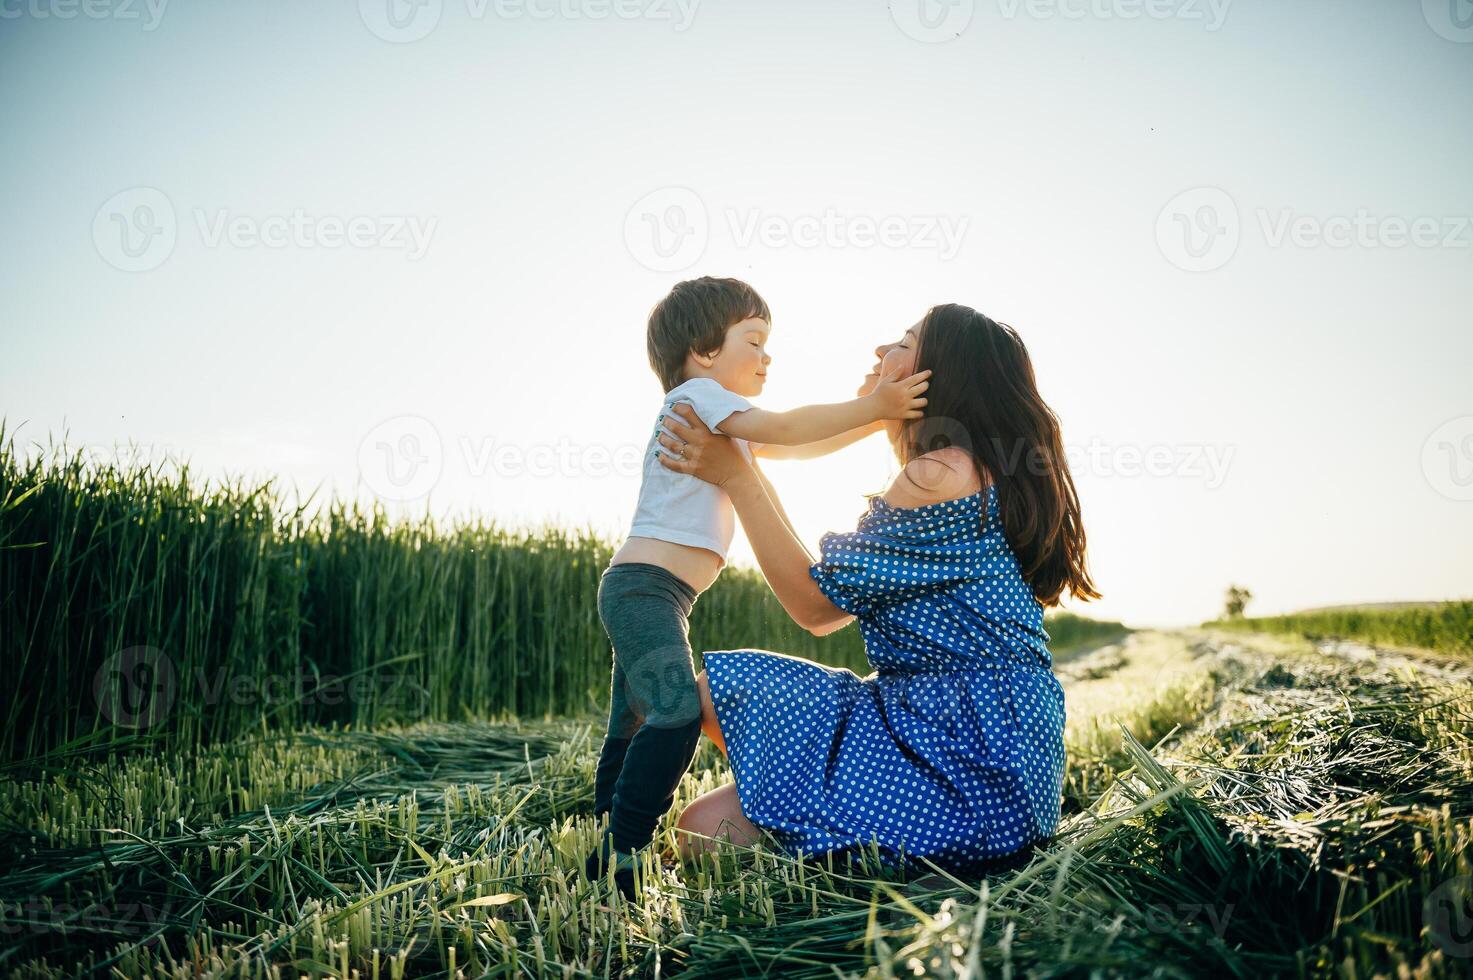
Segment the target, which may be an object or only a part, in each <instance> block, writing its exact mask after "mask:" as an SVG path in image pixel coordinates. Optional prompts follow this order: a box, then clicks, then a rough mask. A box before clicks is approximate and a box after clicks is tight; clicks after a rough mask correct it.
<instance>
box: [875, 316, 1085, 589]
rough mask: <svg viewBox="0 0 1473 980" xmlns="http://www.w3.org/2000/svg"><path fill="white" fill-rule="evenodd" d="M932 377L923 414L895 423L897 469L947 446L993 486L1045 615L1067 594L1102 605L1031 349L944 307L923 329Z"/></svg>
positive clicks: (923, 360) (1008, 332)
mask: <svg viewBox="0 0 1473 980" xmlns="http://www.w3.org/2000/svg"><path fill="white" fill-rule="evenodd" d="M927 368H929V369H930V370H931V372H932V373H931V377H930V379H929V380H930V382H931V384H930V387H929V388H927V389H926V393H925V394H926V410H925V411H926V414H925V416H924V417H923V418H919V419H912V420H909V421H906V422H903V423H901V428H900V433H899V437H898V450H899V455H900V464H901V465H902V466H905V465H907V464H909V463H910V461H911V460H913V459H915V458H916V457H918V456H923V455H925V454H926V453H929V452H933V451H935V450H937V449H942V448H945V447H948V446H955V447H956V448H958V449H962V450H965V451H966V452H967V453H968V454H969V455H971V457H972V460H973V461H974V462H975V463H976V464H977V472H978V475H979V476H983V477H984V479H985V475H986V474H990V475H991V477H992V480H993V482H995V483H996V484H997V498H998V511H999V515H1000V517H1001V518H1002V525H1003V533H1004V534H1005V535H1006V537H1007V540H1008V546H1009V547H1010V548H1012V550H1013V554H1014V555H1015V556H1016V557H1017V559H1018V563H1019V565H1021V566H1022V571H1023V579H1024V580H1025V581H1026V582H1027V583H1028V584H1029V587H1030V588H1032V589H1033V594H1034V596H1035V597H1037V599H1038V601H1039V602H1040V603H1042V604H1043V605H1044V606H1057V605H1058V604H1059V598H1060V596H1061V595H1062V594H1063V592H1064V590H1065V589H1068V590H1069V592H1070V594H1071V595H1073V596H1074V598H1076V599H1082V600H1085V601H1088V600H1090V599H1098V598H1100V593H1099V592H1097V591H1095V587H1094V583H1093V582H1092V581H1090V577H1089V571H1088V569H1087V568H1086V565H1085V555H1084V550H1085V543H1084V524H1083V523H1082V522H1081V520H1080V516H1079V497H1078V495H1077V494H1076V493H1075V492H1074V479H1073V477H1071V476H1070V475H1069V463H1068V460H1067V459H1065V456H1064V441H1063V437H1062V435H1061V434H1060V431H1059V419H1058V416H1056V415H1054V413H1053V410H1052V409H1050V408H1049V407H1048V405H1046V404H1045V403H1044V401H1043V399H1042V398H1041V397H1040V396H1039V394H1038V386H1037V384H1036V382H1035V381H1034V378H1033V362H1032V361H1031V360H1029V357H1028V349H1027V348H1026V347H1024V346H1023V341H1022V339H1021V338H1019V336H1018V334H1017V332H1016V331H1015V330H1013V328H1012V327H1010V326H1008V325H1006V324H1002V323H998V322H997V321H995V320H993V319H991V318H990V317H987V316H984V315H982V314H981V313H978V312H977V311H976V310H974V309H972V308H970V307H967V306H959V305H957V304H955V303H948V304H946V305H944V306H935V307H932V308H931V310H930V312H928V313H927V314H926V318H925V320H923V321H922V323H921V328H920V332H919V350H918V351H917V352H916V364H915V370H916V371H924V370H926V369H927Z"/></svg>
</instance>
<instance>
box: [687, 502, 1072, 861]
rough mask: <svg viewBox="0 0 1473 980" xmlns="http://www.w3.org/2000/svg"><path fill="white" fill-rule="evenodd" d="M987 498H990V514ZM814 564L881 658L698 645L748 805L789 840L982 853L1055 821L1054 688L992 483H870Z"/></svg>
mask: <svg viewBox="0 0 1473 980" xmlns="http://www.w3.org/2000/svg"><path fill="white" fill-rule="evenodd" d="M984 507H985V513H984V510H983V509H984ZM820 553H821V560H820V561H818V562H817V563H816V564H814V565H813V566H812V567H810V568H809V574H810V575H811V576H812V577H813V579H814V581H815V582H817V583H818V587H819V589H820V590H822V592H823V594H824V595H826V596H828V598H829V599H830V600H831V601H832V602H833V603H834V605H836V606H838V607H839V608H840V609H842V610H844V611H845V612H848V613H852V614H853V615H854V616H855V617H856V618H857V621H858V624H859V629H860V632H861V634H862V635H863V637H864V645H865V653H866V655H867V657H868V659H869V663H870V666H871V667H873V668H874V673H872V674H870V675H868V676H866V677H863V678H861V677H859V676H858V675H856V674H855V673H854V672H853V671H850V670H846V669H842V668H832V667H825V666H822V665H820V664H816V663H813V662H811V661H808V660H803V659H800V658H798V657H790V656H787V655H786V654H781V653H774V652H771V651H766V650H718V651H711V652H707V653H705V666H706V674H707V677H708V679H709V681H710V685H711V699H712V701H713V703H714V705H715V708H716V715H717V719H718V721H719V722H720V724H721V731H722V734H723V736H724V737H725V740H726V748H727V754H728V758H729V760H730V763H731V767H732V770H733V772H734V774H735V776H736V784H737V794H738V796H739V797H740V798H741V804H742V810H743V812H744V813H746V815H747V817H748V819H750V820H751V821H752V822H753V823H754V824H756V825H758V826H760V827H763V828H766V829H767V830H768V831H770V832H771V833H772V834H773V835H774V836H775V837H776V838H777V840H778V841H779V842H780V843H782V844H783V846H784V847H786V848H787V849H788V850H790V851H792V852H796V853H798V854H804V855H807V854H815V853H824V852H829V851H835V852H843V851H847V850H850V849H855V848H859V847H867V846H868V845H870V844H871V842H874V843H877V844H878V845H879V847H880V851H881V854H882V855H883V856H885V857H886V858H887V859H889V860H893V861H896V862H898V863H904V864H910V865H913V866H919V862H917V861H915V859H916V858H920V857H924V858H927V859H929V860H931V861H933V862H935V863H936V864H939V865H941V866H943V867H947V868H949V869H956V870H974V869H977V868H982V869H986V868H987V867H990V866H994V865H996V864H997V863H999V862H1004V861H1005V860H1006V859H1008V858H1010V857H1016V856H1017V855H1019V854H1021V853H1024V852H1025V849H1026V848H1028V847H1029V846H1030V845H1032V844H1035V843H1037V842H1039V841H1040V840H1043V839H1046V838H1047V837H1049V836H1050V835H1051V834H1052V833H1053V831H1054V828H1055V826H1056V824H1057V823H1058V819H1059V805H1060V801H1061V791H1062V784H1063V777H1064V691H1063V688H1061V687H1060V686H1059V682H1058V680H1057V679H1056V678H1055V677H1054V675H1053V670H1052V658H1051V656H1050V654H1049V651H1048V640H1049V637H1048V633H1047V632H1046V631H1045V629H1044V626H1043V607H1042V606H1041V605H1040V604H1039V602H1038V600H1037V599H1035V598H1034V596H1033V593H1032V591H1031V590H1030V589H1029V587H1028V585H1027V584H1026V583H1025V582H1024V581H1023V578H1022V575H1021V570H1020V568H1019V565H1018V561H1017V558H1016V557H1015V556H1014V555H1013V553H1012V551H1011V550H1010V549H1009V548H1008V544H1007V541H1006V539H1005V537H1004V535H1003V531H1002V523H1001V519H1000V517H999V515H998V507H997V487H996V486H995V485H992V486H989V487H987V488H986V489H985V490H982V491H978V492H977V493H974V494H972V495H970V496H967V497H962V498H959V499H957V500H948V501H942V502H940V503H935V504H929V505H927V506H923V507H914V508H895V507H892V506H891V505H889V504H887V503H886V502H885V501H884V499H883V498H881V497H879V496H874V497H870V498H869V508H868V511H867V512H866V513H864V514H863V515H861V517H860V519H859V523H858V526H857V527H856V528H855V530H854V531H852V532H849V533H843V534H839V533H832V532H831V533H828V534H825V535H824V536H823V538H822V539H821V542H820Z"/></svg>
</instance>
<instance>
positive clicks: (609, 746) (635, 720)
mask: <svg viewBox="0 0 1473 980" xmlns="http://www.w3.org/2000/svg"><path fill="white" fill-rule="evenodd" d="M643 720H644V719H643V718H641V717H640V716H639V715H638V714H636V713H635V711H634V709H633V708H631V707H630V706H629V698H628V696H627V693H626V687H625V681H624V669H623V668H622V667H620V666H619V661H618V658H615V659H614V669H613V672H612V676H611V678H610V681H609V727H608V729H607V731H606V732H605V733H604V744H603V750H602V751H601V752H600V753H599V757H598V770H597V773H596V775H595V776H594V780H593V815H594V816H595V817H600V816H603V815H604V814H605V813H608V812H609V810H610V809H612V808H613V805H614V784H615V783H616V782H617V781H618V779H619V773H620V772H621V771H623V769H624V757H625V753H627V752H628V750H629V740H630V739H632V738H633V737H634V733H635V732H637V731H638V730H639V725H640V722H642V721H643Z"/></svg>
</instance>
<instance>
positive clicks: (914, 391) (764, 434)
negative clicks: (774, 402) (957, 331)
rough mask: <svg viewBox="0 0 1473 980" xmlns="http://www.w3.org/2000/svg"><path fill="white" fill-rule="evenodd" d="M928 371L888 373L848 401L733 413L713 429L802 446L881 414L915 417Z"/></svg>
mask: <svg viewBox="0 0 1473 980" xmlns="http://www.w3.org/2000/svg"><path fill="white" fill-rule="evenodd" d="M930 373H931V372H930V371H922V372H920V373H919V374H913V375H911V376H910V377H909V378H900V377H898V376H897V377H890V376H886V377H884V378H881V379H880V380H879V383H878V384H876V385H875V390H874V391H872V392H870V393H869V394H867V395H861V396H860V397H858V398H852V399H850V400H849V401H847V402H834V403H832V404H827V405H804V406H803V407H802V408H794V409H789V410H788V411H786V412H769V411H767V410H766V409H761V408H749V409H746V410H745V411H741V412H733V413H732V414H730V415H728V416H727V417H726V418H724V419H722V421H721V423H720V424H719V425H717V426H716V428H717V429H719V430H721V432H723V433H724V434H726V435H729V436H736V437H737V438H738V439H746V440H747V441H748V442H760V443H764V444H770V443H776V444H778V445H780V446H801V445H804V444H805V443H811V442H820V441H822V440H824V439H830V438H832V437H834V436H837V435H840V434H841V433H845V432H848V431H849V430H850V429H856V428H860V427H862V426H867V425H869V424H870V423H872V422H877V421H882V420H884V419H918V418H920V417H921V416H922V415H924V414H925V413H924V412H923V411H922V409H923V407H924V406H925V404H926V399H925V398H923V397H921V393H922V392H923V391H925V390H926V389H927V388H928V387H930V384H931V383H930V382H929V381H926V380H925V378H926V376H928V375H930Z"/></svg>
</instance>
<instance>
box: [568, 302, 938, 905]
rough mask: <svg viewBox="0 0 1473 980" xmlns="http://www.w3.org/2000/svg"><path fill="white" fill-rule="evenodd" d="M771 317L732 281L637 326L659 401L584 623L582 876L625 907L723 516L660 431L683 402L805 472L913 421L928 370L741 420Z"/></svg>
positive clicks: (686, 747) (690, 734)
mask: <svg viewBox="0 0 1473 980" xmlns="http://www.w3.org/2000/svg"><path fill="white" fill-rule="evenodd" d="M771 321H772V316H771V313H770V312H769V311H768V308H767V304H766V303H765V302H763V300H762V297H760V296H758V295H757V293H756V291H755V290H753V289H752V287H751V286H748V285H747V284H746V283H744V282H741V281H739V280H736V279H713V278H710V277H705V278H701V279H692V280H688V281H686V282H682V283H678V284H677V285H676V286H675V288H674V289H672V290H671V291H670V295H668V296H666V297H665V298H664V299H663V300H661V301H660V302H659V304H658V305H656V306H655V308H654V310H653V311H652V312H651V313H650V319H649V331H648V338H647V343H648V348H649V358H650V366H651V367H652V368H654V371H655V374H656V375H658V376H659V378H660V383H661V385H662V386H663V387H664V389H665V393H666V394H665V401H664V405H663V407H662V409H661V414H660V418H659V419H657V420H656V428H655V430H654V432H653V433H652V434H651V436H650V441H649V445H648V446H647V447H646V452H645V461H644V473H643V481H642V483H641V486H640V490H639V503H638V505H637V507H636V509H635V514H634V520H633V523H632V525H631V526H630V529H629V537H628V539H627V540H626V541H625V542H624V544H623V545H622V546H621V547H620V548H619V550H618V551H617V552H615V554H614V557H613V559H612V560H611V561H610V562H609V566H608V568H606V569H605V570H604V573H603V576H602V578H601V579H600V580H599V588H598V612H599V617H600V619H601V620H602V622H603V626H604V631H605V632H606V633H607V634H608V637H609V641H610V643H611V644H612V646H613V650H614V666H613V675H612V680H611V684H610V698H609V724H608V730H607V733H606V735H605V738H604V743H603V750H602V752H601V753H600V757H599V761H598V770H597V776H596V778H595V783H594V815H595V816H602V815H603V814H605V813H607V814H609V826H608V829H607V831H606V832H605V834H604V837H603V838H602V840H601V841H600V844H599V846H598V847H597V848H596V849H595V851H594V852H593V853H592V854H590V855H589V856H588V859H587V861H586V862H585V864H584V870H585V873H586V874H587V875H588V877H589V878H593V879H598V878H601V877H602V876H603V875H604V874H606V873H607V871H608V868H609V866H610V864H612V865H613V867H614V881H615V884H616V885H617V886H618V888H619V890H620V892H621V893H623V894H624V896H625V898H627V899H629V900H631V901H632V900H633V899H634V896H635V885H634V868H635V866H636V865H637V859H636V852H637V851H638V850H639V849H640V848H643V847H645V846H646V845H648V844H649V843H650V841H651V840H652V839H653V837H654V832H655V827H656V825H657V824H658V823H659V820H660V818H661V817H662V816H664V814H665V813H666V812H667V811H668V810H669V809H670V807H671V805H672V803H673V802H674V796H675V788H676V786H677V785H678V784H679V783H680V779H681V777H682V776H684V775H685V771H686V769H688V768H689V767H690V763H691V759H692V758H693V757H694V755H695V751H696V745H697V743H698V741H699V739H700V734H701V710H700V700H699V698H698V696H697V694H696V680H695V669H694V666H693V664H692V662H691V648H690V640H689V637H688V634H689V631H690V623H689V619H688V617H689V616H690V611H691V608H692V607H693V606H694V605H695V601H696V597H697V596H698V595H699V594H700V593H702V592H704V591H705V590H706V589H708V588H710V587H711V584H712V583H713V582H715V580H716V577H717V576H718V575H719V574H720V572H721V568H722V567H723V566H724V565H725V563H726V552H727V549H728V547H729V546H730V545H731V539H732V534H733V531H734V530H735V523H736V517H735V513H734V510H733V508H732V505H731V501H730V500H729V499H728V498H727V496H726V494H725V493H724V492H723V491H722V490H721V489H720V488H718V487H715V486H712V485H711V484H708V483H705V482H703V481H701V480H699V479H697V478H695V477H693V476H690V475H687V474H683V473H676V472H674V471H672V470H669V469H667V468H666V467H664V466H662V465H660V462H659V459H658V458H657V457H656V453H658V452H660V451H661V450H662V449H663V447H662V446H661V445H660V443H659V442H658V439H657V436H658V435H659V433H660V432H661V431H662V427H661V426H660V424H659V423H660V422H661V421H662V420H663V419H664V417H665V414H666V413H668V412H669V411H670V410H671V406H672V405H674V404H675V403H676V402H681V401H683V402H689V403H690V405H691V407H692V408H693V409H694V410H695V412H696V414H697V415H699V416H700V418H701V420H702V421H703V422H705V424H706V425H707V426H708V427H709V428H710V429H711V430H712V431H719V432H722V433H724V434H726V435H728V436H731V437H732V440H733V442H735V443H736V444H737V446H738V447H739V448H740V450H741V451H742V452H743V454H745V455H746V456H747V458H748V459H751V458H752V457H753V455H757V456H762V457H765V458H773V459H809V458H812V457H814V456H820V455H823V454H825V453H829V452H833V451H834V450H837V449H840V448H842V447H844V446H846V445H849V444H850V443H852V442H855V441H856V440H858V439H860V438H861V437H863V436H866V435H868V434H869V433H871V432H875V431H877V430H878V429H880V428H881V427H882V426H883V422H884V420H886V419H908V418H919V417H921V415H922V414H923V412H922V410H921V409H922V406H924V405H925V403H926V399H925V398H922V397H920V394H921V392H923V391H924V390H925V389H926V388H927V387H928V384H929V383H928V382H926V381H925V380H924V378H925V376H926V375H928V374H930V372H929V371H925V372H921V373H920V374H916V375H913V376H912V377H909V378H905V379H899V378H881V379H880V381H879V382H878V383H877V384H876V385H875V387H874V389H873V390H872V391H871V392H870V393H869V394H866V395H863V396H861V397H859V398H855V399H853V400H851V401H847V402H839V403H834V404H826V405H809V406H805V407H803V408H795V409H792V410H791V411H787V412H770V411H766V410H764V409H760V408H755V407H753V406H752V403H751V402H750V401H748V400H747V399H748V398H752V397H755V396H757V395H760V394H761V393H762V386H763V384H764V383H765V382H766V378H767V367H768V365H769V364H771V362H772V358H771V357H769V356H768V354H767V352H766V345H767V337H768V333H769V331H770V329H771V327H770V324H771Z"/></svg>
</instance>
